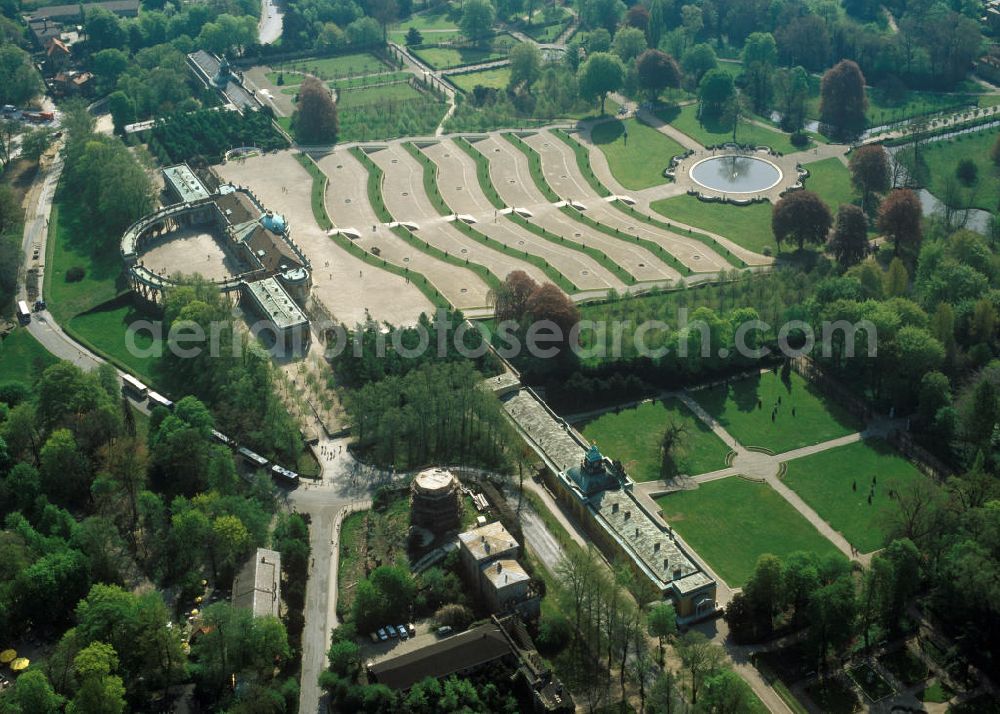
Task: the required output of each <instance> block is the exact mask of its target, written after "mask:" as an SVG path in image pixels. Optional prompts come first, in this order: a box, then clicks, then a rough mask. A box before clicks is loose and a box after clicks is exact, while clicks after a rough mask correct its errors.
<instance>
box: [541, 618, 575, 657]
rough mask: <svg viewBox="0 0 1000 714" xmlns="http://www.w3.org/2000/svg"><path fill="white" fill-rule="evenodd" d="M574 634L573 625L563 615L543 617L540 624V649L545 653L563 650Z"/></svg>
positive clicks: (549, 653)
mask: <svg viewBox="0 0 1000 714" xmlns="http://www.w3.org/2000/svg"><path fill="white" fill-rule="evenodd" d="M572 636H573V626H572V625H571V624H570V622H569V620H567V619H566V618H565V617H563V616H561V615H557V616H553V617H543V618H542V621H541V622H540V623H539V625H538V637H537V638H536V639H535V642H537V643H538V651H539V652H541V653H542V654H545V655H551V654H556V653H558V652H561V651H562V650H563V649H565V648H566V645H568V644H569V641H570V638H572Z"/></svg>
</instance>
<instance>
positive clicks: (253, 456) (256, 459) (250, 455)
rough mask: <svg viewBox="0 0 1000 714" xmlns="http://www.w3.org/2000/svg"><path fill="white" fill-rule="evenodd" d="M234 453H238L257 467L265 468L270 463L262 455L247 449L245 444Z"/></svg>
mask: <svg viewBox="0 0 1000 714" xmlns="http://www.w3.org/2000/svg"><path fill="white" fill-rule="evenodd" d="M236 453H238V454H239V455H240V456H242V457H243V460H244V461H246V462H247V463H249V464H250V465H251V466H256V467H258V468H262V469H263V468H266V467H267V465H268V464H269V463H270V462H269V461H268V460H267V459H265V458H264V457H263V456H261V455H260V454H257V453H254V452H253V451H250V449H248V448H247V447H245V446H241V447H240V448H238V449H237V450H236Z"/></svg>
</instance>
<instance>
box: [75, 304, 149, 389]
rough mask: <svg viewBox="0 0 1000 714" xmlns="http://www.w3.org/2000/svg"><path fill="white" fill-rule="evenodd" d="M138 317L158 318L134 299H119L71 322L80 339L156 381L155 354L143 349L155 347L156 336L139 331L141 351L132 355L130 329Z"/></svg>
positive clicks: (136, 340)
mask: <svg viewBox="0 0 1000 714" xmlns="http://www.w3.org/2000/svg"><path fill="white" fill-rule="evenodd" d="M138 320H148V321H150V322H152V321H154V318H153V317H151V316H149V315H147V314H144V313H142V312H140V311H138V310H136V309H135V308H134V307H133V306H132V304H131V300H130V299H128V298H127V297H126V299H124V300H115V301H112V302H110V303H108V305H106V306H102V307H101V308H99V309H96V310H94V311H92V312H87V313H84V314H82V315H77V316H76V317H74V318H72V319H71V320H70V321H69V328H70V330H71V331H72V333H73V334H74V336H76V337H77V338H78V339H80V340H81V341H83V342H84V343H89V344H90V345H91V346H93V347H96V348H97V350H99V351H100V352H103V353H104V354H106V355H107V356H109V357H111V358H112V359H113V360H116V361H117V362H119V363H121V364H122V365H124V366H126V367H128V369H129V370H130V371H132V372H135V373H136V374H138V375H139V376H140V377H142V379H143V381H146V382H151V381H154V380H153V365H154V364H155V363H156V361H157V358H156V357H155V356H152V355H150V356H145V355H142V354H141V352H142V351H145V350H148V349H149V348H150V347H152V346H153V338H152V336H151V335H150V333H149V331H148V330H142V331H137V332H136V333H135V347H136V348H137V351H138V352H139V354H132V351H131V350H130V348H129V345H128V343H127V342H126V331H127V330H128V328H129V326H130V325H132V324H133V323H135V322H136V321H138Z"/></svg>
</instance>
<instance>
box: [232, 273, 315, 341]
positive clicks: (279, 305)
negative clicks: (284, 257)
mask: <svg viewBox="0 0 1000 714" xmlns="http://www.w3.org/2000/svg"><path fill="white" fill-rule="evenodd" d="M247 293H248V294H249V295H250V297H251V298H252V299H253V301H254V303H255V304H256V305H257V308H258V309H259V310H260V311H261V313H263V314H264V315H266V316H267V319H269V320H270V321H271V322H273V323H274V326H275V327H277V328H278V329H279V330H287V329H290V328H292V327H297V326H299V325H305V324H308V322H309V320H308V318H307V317H306V314H305V313H304V312H302V308H300V307H299V306H298V304H297V303H296V302H295V301H294V300H293V299H292V296H291V295H289V294H288V292H287V291H286V290H285V289H284V288H283V287H281V284H280V283H279V282H278V281H277V279H275V278H265V279H264V280H258V281H257V282H254V283H247Z"/></svg>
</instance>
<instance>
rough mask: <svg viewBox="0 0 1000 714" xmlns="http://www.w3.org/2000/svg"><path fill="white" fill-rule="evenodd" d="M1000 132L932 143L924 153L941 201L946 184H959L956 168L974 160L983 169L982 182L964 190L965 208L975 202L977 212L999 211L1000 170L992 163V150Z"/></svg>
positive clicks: (934, 190) (982, 132)
mask: <svg viewBox="0 0 1000 714" xmlns="http://www.w3.org/2000/svg"><path fill="white" fill-rule="evenodd" d="M997 136H1000V131H997V129H996V128H995V127H994V128H993V129H990V130H988V131H980V132H975V133H972V134H963V135H961V136H958V137H955V138H954V139H950V140H944V141H932V142H930V143H928V144H925V145H924V148H923V149H922V150H921V153H922V154H923V158H924V161H925V162H926V163H927V168H928V170H929V172H930V185H929V186H928V189H929V190H930V192H931V193H933V194H934V195H935V196H937V197H938V198H941V199H944V197H945V193H946V192H945V189H944V187H945V184H946V183H947V182H948V181H953V180H955V167H956V166H958V162H959V161H961V160H962V159H970V160H972V161H973V162H974V163H975V164H976V165H977V166H978V167H979V179H978V181H976V183H975V184H973V185H972V186H971V187H970V188H966V187H965V186H962V184H959V186H961V193H962V205H964V204H965V202H966V201H967V200H968V198H972V204H971V205H973V206H974V207H976V208H981V209H983V210H985V211H993V210H996V207H997V196H1000V170H997V168H996V166H994V164H993V162H992V161H990V149H991V148H992V147H993V145H994V144H995V143H996V140H997Z"/></svg>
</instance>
